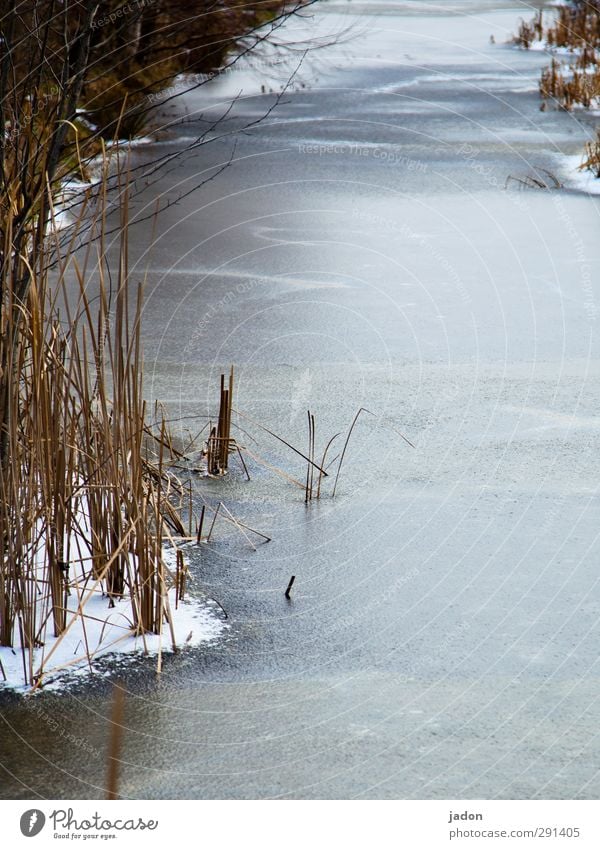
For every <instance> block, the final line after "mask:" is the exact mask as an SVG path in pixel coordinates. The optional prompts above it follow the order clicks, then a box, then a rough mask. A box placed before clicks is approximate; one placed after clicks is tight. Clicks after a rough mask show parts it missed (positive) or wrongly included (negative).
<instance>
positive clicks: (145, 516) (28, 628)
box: [0, 169, 181, 685]
mask: <svg viewBox="0 0 600 849" xmlns="http://www.w3.org/2000/svg"><path fill="white" fill-rule="evenodd" d="M105 173H106V169H105ZM105 188H106V181H100V187H99V189H98V191H97V192H96V193H95V194H94V196H93V197H91V196H90V195H89V193H88V196H87V197H86V198H84V199H82V203H81V205H80V208H79V212H78V217H77V220H76V221H75V223H74V224H73V225H72V227H71V229H70V230H69V232H68V235H67V238H65V232H64V231H61V230H60V229H59V228H58V226H57V216H56V214H55V212H54V210H53V209H52V208H50V210H49V213H48V222H49V223H48V227H47V228H46V232H44V229H43V228H36V227H35V222H30V225H31V234H30V238H29V239H28V242H27V255H26V256H24V257H23V263H22V266H23V273H24V275H26V277H27V281H26V282H27V285H26V286H22V287H21V290H22V291H24V292H25V294H24V296H23V297H19V296H18V291H19V287H18V286H17V285H15V280H14V279H13V278H12V274H13V272H14V269H15V267H20V266H19V263H16V262H15V257H14V247H13V246H11V244H6V245H5V247H4V251H5V253H4V256H5V258H6V257H7V252H8V255H10V252H11V251H12V256H11V259H12V261H10V262H4V264H3V277H2V279H1V280H0V284H1V286H2V300H1V304H0V306H1V319H0V320H1V325H0V357H1V362H2V364H3V369H4V372H3V375H2V388H3V390H4V391H3V404H4V407H3V411H2V412H3V416H2V434H1V435H2V445H3V454H2V458H1V463H0V527H1V532H0V644H1V645H3V646H18V647H19V648H20V651H21V653H22V659H23V680H24V683H26V684H32V685H36V684H39V683H42V682H43V677H44V674H45V672H46V670H47V669H49V668H51V667H52V666H53V656H55V654H56V652H57V649H58V647H59V645H60V642H61V640H62V639H64V638H65V636H66V635H68V633H69V631H70V630H71V629H73V628H74V627H77V628H79V629H80V630H81V633H82V639H83V641H84V643H85V648H86V655H87V657H88V659H90V660H91V659H92V658H93V656H94V655H95V653H96V652H97V651H98V649H99V646H97V645H93V644H92V643H91V642H88V637H87V630H86V625H88V624H89V621H90V620H88V612H87V610H88V608H87V605H88V603H89V601H90V599H92V598H97V596H98V594H103V595H104V596H105V598H106V604H107V608H108V607H110V606H112V605H114V604H115V602H116V600H118V599H119V600H120V599H126V600H127V604H128V610H129V616H128V618H129V623H128V625H126V626H124V627H123V629H122V630H123V634H122V637H121V639H122V638H126V637H128V636H131V635H132V634H137V635H143V634H144V633H147V632H151V633H154V634H158V633H161V632H162V631H163V629H165V630H166V629H169V627H170V625H171V614H170V610H169V604H168V598H167V592H168V589H169V587H170V586H171V584H172V583H173V582H174V580H175V576H174V575H172V574H171V572H170V571H169V569H168V568H167V567H166V565H165V562H164V557H163V538H164V537H165V536H166V535H168V534H169V533H170V532H171V531H172V530H175V532H177V530H178V529H179V527H180V521H179V520H178V517H177V510H176V508H175V507H174V505H173V503H172V501H173V499H172V495H173V494H176V489H177V486H176V482H174V479H173V477H172V475H171V474H170V472H169V470H168V469H167V463H168V460H169V449H168V440H167V439H165V437H164V428H165V426H164V423H163V424H162V426H160V425H159V428H158V432H156V431H155V432H153V431H151V430H150V429H149V427H148V425H147V424H146V404H145V401H144V399H143V395H142V353H141V343H140V329H141V318H142V286H141V284H137V283H134V281H133V280H132V279H131V277H130V274H129V270H128V203H127V197H128V188H127V186H126V185H122V187H121V188H122V191H121V203H120V207H121V220H120V228H119V232H120V237H119V238H120V243H119V251H118V254H119V256H118V263H117V271H116V273H115V274H111V272H110V270H109V268H108V263H107V259H106V256H107V244H106V229H107V224H106V208H107V195H106V191H105ZM47 197H48V199H49V201H48V202H49V204H50V207H52V200H51V195H50V194H48V195H47ZM5 214H6V215H7V218H6V220H5V229H4V232H5V233H9V234H10V233H11V232H15V231H17V230H18V228H19V226H20V222H19V215H18V205H17V204H15V205H14V207H13V206H11V205H8V206H7V207H6V208H5ZM84 229H85V233H86V235H85V244H86V247H85V248H84V249H83V250H77V249H76V248H77V245H78V243H79V242H80V236H81V233H82V231H83V230H84ZM7 370H9V371H7ZM180 590H181V587H180ZM170 630H171V633H172V628H171V629H170ZM50 638H57V639H50ZM50 646H51V647H50ZM54 665H55V664H54Z"/></svg>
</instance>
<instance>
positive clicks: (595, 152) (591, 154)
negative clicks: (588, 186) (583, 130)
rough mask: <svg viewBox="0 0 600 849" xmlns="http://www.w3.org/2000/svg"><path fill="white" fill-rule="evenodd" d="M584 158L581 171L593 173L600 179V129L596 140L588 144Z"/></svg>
mask: <svg viewBox="0 0 600 849" xmlns="http://www.w3.org/2000/svg"><path fill="white" fill-rule="evenodd" d="M584 156H585V158H584V160H583V162H582V164H581V165H580V169H581V170H586V171H591V172H592V174H593V175H594V177H596V178H598V179H600V129H598V130H596V138H595V139H593V140H592V141H589V142H588V143H587V144H586V146H585V154H584Z"/></svg>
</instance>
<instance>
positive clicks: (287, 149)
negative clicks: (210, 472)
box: [0, 0, 600, 798]
mask: <svg viewBox="0 0 600 849" xmlns="http://www.w3.org/2000/svg"><path fill="white" fill-rule="evenodd" d="M529 8H530V6H529V4H527V5H526V4H525V3H518V2H505V3H500V2H493V1H492V0H490V2H477V0H472V2H439V3H437V4H433V3H427V2H417V0H415V2H406V3H402V2H398V3H392V2H390V3H379V2H367V0H365V2H362V3H357V2H354V0H352V2H350V3H349V2H339V3H337V2H327V3H326V2H323V3H322V4H319V5H318V6H317V7H316V9H315V10H314V17H312V18H309V19H307V20H305V21H303V22H300V21H299V22H294V23H290V24H289V25H288V27H287V28H286V30H285V32H284V33H282V34H281V38H285V39H286V40H287V41H288V42H290V44H291V46H288V48H287V49H286V50H285V51H284V54H285V56H284V58H285V61H284V64H283V65H281V66H280V65H273V64H270V63H272V62H273V61H274V60H275V59H277V57H280V56H281V55H282V51H281V50H280V51H278V52H277V53H276V54H271V53H265V54H264V56H263V57H262V59H261V58H260V57H258V58H255V59H254V68H253V70H247V71H245V72H242V71H239V72H238V71H236V72H234V73H230V74H227V75H226V76H225V77H224V78H223V79H222V80H220V81H218V82H216V83H212V84H211V85H210V86H207V87H204V88H202V89H201V91H200V93H198V94H197V95H191V96H189V97H188V98H187V100H186V110H187V112H188V114H189V117H191V118H194V119H200V120H199V121H197V122H196V123H195V124H189V123H184V124H177V125H176V126H174V127H173V128H171V129H170V130H169V133H168V134H167V135H165V136H163V137H162V140H161V141H160V142H159V143H158V145H157V146H155V147H154V148H153V151H154V152H156V150H159V149H160V151H161V152H162V151H164V152H171V151H174V150H176V149H177V147H178V146H179V147H181V146H183V145H185V144H186V139H189V137H190V136H191V134H192V132H193V129H194V127H198V126H200V127H205V126H207V124H208V122H210V121H211V120H212V119H213V118H214V117H216V116H218V115H219V114H221V113H222V112H223V111H224V110H225V109H226V108H227V105H228V103H230V101H231V98H237V99H236V102H235V104H234V107H233V109H232V110H231V111H230V112H229V113H228V115H227V118H226V122H225V123H224V124H221V125H220V126H219V128H218V129H217V130H215V131H214V133H213V135H214V136H215V137H216V136H219V138H215V140H214V141H213V142H212V143H211V144H210V145H207V146H204V147H202V148H201V149H199V150H198V151H196V152H195V153H193V154H188V155H186V156H185V157H184V158H183V159H182V160H181V161H178V162H177V167H173V168H171V169H170V170H169V171H168V172H166V173H165V174H164V175H163V177H162V178H161V180H160V181H159V182H158V183H157V184H156V185H155V186H154V187H153V188H152V189H149V190H148V191H147V193H146V195H142V196H141V197H140V198H138V200H137V207H136V209H137V211H138V212H139V214H140V215H142V214H144V210H145V209H148V208H151V205H152V203H153V201H154V199H155V197H156V196H157V195H158V194H160V195H161V197H162V198H163V200H165V199H172V200H176V199H177V198H178V197H179V196H180V195H181V194H182V193H185V192H187V191H188V190H189V189H190V188H192V186H193V185H195V184H196V183H199V182H200V181H203V180H205V179H206V178H207V177H210V176H212V175H214V174H215V173H216V171H218V170H219V167H220V166H221V165H222V164H223V163H226V162H227V161H228V160H229V159H230V158H231V157H233V159H232V162H231V164H230V165H229V166H228V167H227V168H226V169H225V170H224V171H223V172H222V173H221V174H219V175H218V176H217V177H216V178H215V179H214V180H213V181H211V182H209V183H207V184H206V185H205V186H204V187H203V188H201V189H200V190H199V191H197V192H195V193H193V194H189V195H188V196H187V197H185V198H184V199H182V200H181V201H180V202H179V203H178V204H173V205H172V206H170V207H169V209H168V210H167V211H166V212H165V213H164V214H163V216H162V218H161V220H160V225H159V231H158V235H157V244H156V246H155V248H154V250H153V252H152V259H151V263H150V272H149V275H148V294H147V301H146V308H145V331H144V334H145V351H146V374H147V380H146V392H147V395H148V397H149V398H152V399H153V398H160V399H163V400H164V401H165V402H166V403H167V404H168V406H169V410H170V412H171V414H172V415H173V417H180V416H192V415H195V414H200V415H202V414H204V413H206V410H207V404H208V406H209V407H210V408H211V409H212V408H213V406H214V405H213V404H212V399H213V398H214V393H215V387H216V381H217V378H218V375H219V374H220V372H221V370H223V369H228V368H229V365H230V363H235V364H236V367H237V370H238V392H237V399H236V408H237V409H238V410H240V411H243V412H244V413H246V414H247V415H248V416H250V417H251V418H252V419H254V420H260V421H261V422H262V423H264V425H265V426H266V427H268V428H270V429H272V430H274V431H277V432H278V433H280V434H281V435H282V436H284V437H285V438H286V440H288V441H289V442H292V443H294V444H295V445H298V446H300V447H302V448H303V449H304V447H305V446H306V442H307V432H306V431H307V429H306V410H307V408H310V410H311V411H312V412H313V413H314V414H315V418H316V426H317V442H318V445H319V446H320V448H319V450H322V448H323V447H324V444H325V442H326V440H327V438H328V437H329V436H332V435H333V434H334V433H336V432H338V431H342V432H345V431H346V430H347V428H348V425H349V423H350V421H351V420H352V417H353V416H354V414H355V412H356V411H357V410H358V409H359V408H360V407H365V408H368V410H370V411H372V412H373V414H374V415H373V416H368V415H366V414H363V415H362V416H361V418H360V419H359V421H358V424H357V427H356V429H355V431H354V434H353V437H352V441H351V442H350V446H349V449H348V452H347V455H346V458H345V460H344V467H343V470H342V474H341V476H340V482H339V485H338V492H337V494H336V497H335V499H331V498H330V497H329V493H330V490H331V485H330V483H329V482H328V483H327V484H326V494H325V495H324V496H323V497H322V498H321V500H320V501H319V502H314V503H313V504H312V505H310V506H309V507H308V508H307V507H305V505H304V497H303V493H302V492H301V490H299V489H298V488H296V487H295V486H294V485H292V484H290V483H289V482H288V481H287V480H285V479H284V478H282V477H281V476H278V475H275V474H273V473H271V472H269V471H268V469H266V468H265V467H263V466H260V465H258V463H257V462H255V461H252V460H250V471H251V476H252V480H251V482H246V481H245V480H244V476H243V474H242V473H241V471H238V470H237V468H236V469H234V471H233V472H232V474H231V475H230V476H229V477H228V478H227V479H226V480H224V481H218V482H211V483H208V484H206V483H202V484H200V483H199V485H198V498H200V497H204V498H206V500H207V501H209V502H210V503H216V502H217V501H218V500H221V499H222V500H224V501H225V503H227V504H228V505H229V507H230V508H231V509H232V510H233V511H234V512H235V513H236V515H238V516H240V517H242V518H243V520H244V521H247V523H248V524H250V525H253V526H255V527H258V528H259V529H261V530H263V531H265V532H266V533H268V534H269V535H270V536H272V537H273V541H272V542H271V543H269V544H267V545H263V546H259V547H258V550H257V551H256V552H253V551H252V550H251V549H250V548H249V546H248V545H246V544H245V543H244V540H243V539H242V538H241V537H240V536H239V535H238V536H237V537H236V535H235V534H234V533H232V532H231V531H228V530H227V528H226V527H223V528H221V530H218V532H217V533H216V536H215V541H214V543H211V545H210V546H203V547H202V550H201V551H199V550H198V549H195V548H194V549H191V550H190V558H191V569H192V573H193V576H194V587H193V591H194V592H198V593H201V592H202V591H205V592H207V593H208V594H209V595H211V596H214V597H215V598H216V599H218V601H219V602H220V603H221V604H222V605H223V607H224V608H225V610H226V611H227V613H228V623H229V625H230V628H229V630H228V631H227V636H226V637H225V638H224V639H223V640H221V641H220V642H219V643H217V644H215V645H213V646H208V647H205V648H202V649H197V650H193V651H187V652H182V653H181V654H179V655H178V656H176V657H173V658H168V659H167V662H166V664H165V666H166V668H165V670H164V672H163V675H162V677H161V678H160V680H158V679H157V678H156V676H155V675H154V673H153V671H152V670H153V664H152V663H151V662H143V661H142V662H141V663H140V664H139V666H138V667H137V668H135V669H132V670H129V671H128V672H126V673H124V677H123V681H124V683H125V685H126V686H127V687H128V689H129V692H130V694H129V697H128V701H127V714H126V721H127V728H128V730H127V732H126V734H125V745H124V751H123V760H124V765H123V767H122V783H121V792H122V794H123V795H124V796H129V797H137V798H257V797H259V798H271V797H284V798H354V797H357V798H494V797H499V798H534V797H539V798H573V797H575V798H587V797H592V798H597V797H598V795H599V793H600V777H599V775H598V764H599V763H600V741H599V739H598V727H599V720H600V705H599V704H598V694H599V693H600V687H599V681H598V674H599V669H598V614H599V612H600V601H599V588H598V562H599V555H600V539H599V536H598V529H599V527H600V523H599V519H600V516H599V512H598V482H599V480H600V383H599V377H600V358H599V352H598V338H597V330H596V328H597V321H598V303H597V301H596V292H597V287H598V282H597V281H598V278H599V272H600V239H599V238H598V233H599V224H600V222H599V220H598V219H599V212H600V207H599V203H598V199H594V198H592V197H588V196H586V195H584V194H581V193H577V192H575V191H572V190H569V189H568V188H565V189H560V190H552V191H540V190H528V189H523V188H521V189H519V186H518V184H517V183H515V182H514V181H511V182H509V186H508V188H507V189H505V183H506V180H507V177H509V176H510V175H513V176H521V177H524V176H526V175H527V174H531V173H533V171H534V169H535V168H538V169H539V168H546V169H549V170H550V171H551V172H552V173H554V174H556V175H557V177H558V178H559V179H561V180H562V179H564V178H566V177H568V174H567V173H566V171H565V169H564V166H563V156H564V155H573V154H576V153H577V152H578V151H579V150H580V149H581V148H582V143H583V139H584V138H585V137H586V134H587V133H588V132H589V123H588V119H586V118H585V116H582V115H580V114H575V115H568V114H566V113H564V112H556V111H552V110H550V109H549V110H546V111H545V112H541V111H540V103H539V98H538V95H537V77H538V74H539V70H540V68H541V67H542V65H543V64H544V62H545V57H544V56H543V54H541V53H539V52H532V53H526V52H522V51H519V50H516V49H514V48H512V47H509V46H507V45H506V44H505V42H506V40H507V38H508V37H509V35H510V33H511V32H514V31H515V29H516V26H517V23H518V18H519V16H520V15H527V14H529V11H528V10H529ZM490 36H493V37H494V38H493V39H491V38H490ZM306 38H309V39H311V40H312V41H313V42H315V41H316V40H320V42H321V43H323V44H327V43H328V42H331V41H332V40H337V42H338V43H337V44H336V45H334V46H329V47H323V49H321V50H319V51H316V52H313V53H310V54H309V55H308V56H306V58H305V59H304V61H303V63H302V66H301V67H300V68H299V70H298V73H297V75H296V76H295V78H294V79H293V81H292V82H291V84H290V87H289V90H288V91H287V92H286V93H285V95H284V97H283V98H282V99H281V102H280V103H279V105H278V106H277V108H276V109H275V110H274V111H272V112H271V113H270V114H268V116H267V117H266V118H265V119H264V120H263V121H261V122H260V123H257V124H254V125H253V126H249V125H251V124H253V122H255V121H257V119H259V118H260V116H261V115H264V114H265V111H266V110H267V109H268V108H269V106H270V105H271V104H273V102H274V96H273V94H270V93H269V89H270V88H273V89H276V88H277V87H278V86H280V85H281V84H282V82H284V81H285V79H286V77H287V76H288V75H289V73H290V68H291V69H294V67H295V66H296V65H297V64H298V58H299V57H300V56H302V51H303V46H302V42H303V40H305V39H306ZM294 42H298V43H297V44H293V43H294ZM292 50H295V51H296V52H295V53H293V52H292ZM277 61H279V60H278V59H277ZM263 88H264V89H265V91H264V92H263V91H262V89H263ZM240 93H241V96H240ZM178 114H181V109H179V113H178ZM244 128H246V129H244ZM242 130H243V131H242ZM140 151H142V153H140V155H142V154H143V151H144V149H143V148H140ZM143 155H148V156H149V155H150V154H149V153H148V154H143ZM146 204H147V206H146ZM147 229H148V230H150V225H148V227H147ZM146 244H147V238H146V236H145V235H144V232H142V231H140V232H139V234H138V235H136V236H135V237H134V245H133V248H134V249H135V251H137V255H138V256H139V257H140V266H139V267H140V269H142V267H143V266H144V265H145V262H146V259H147V258H146V257H145V256H144V248H145V246H146ZM140 273H141V271H140ZM595 332H596V335H594V333H595ZM185 422H187V423H189V422H191V419H185ZM240 424H242V420H240ZM192 426H193V425H192V424H190V427H192ZM244 427H245V429H246V430H247V431H248V433H247V434H243V435H241V436H240V441H242V442H244V444H247V445H248V447H249V448H250V449H251V450H252V451H253V452H254V453H255V454H257V455H260V456H261V457H265V458H266V459H267V460H268V461H269V462H270V463H272V464H277V465H278V466H280V467H282V468H283V469H284V470H285V471H286V472H287V473H288V474H290V475H294V476H296V477H300V479H302V477H303V475H305V467H304V466H303V464H302V461H301V460H300V459H299V458H298V457H297V456H296V455H294V454H293V453H291V452H289V451H286V449H285V448H284V447H283V446H282V445H281V444H280V443H277V442H276V441H274V440H270V439H269V437H268V435H267V434H265V433H262V432H261V431H260V430H259V429H258V428H257V427H256V426H254V425H252V424H249V423H248V422H247V421H246V422H245V423H244ZM398 431H400V432H401V433H403V434H405V435H406V436H407V437H408V439H410V441H411V442H412V443H413V444H414V446H415V448H414V449H413V448H411V447H409V446H408V445H407V444H406V443H405V442H404V441H403V440H402V439H401V437H400V436H399V435H398ZM253 439H254V440H256V442H253V441H252V440H253ZM342 441H343V436H342V437H339V438H338V445H339V444H340V443H341V442H342ZM292 574H295V575H296V583H295V586H294V590H293V593H292V598H291V601H290V602H288V601H286V599H285V597H284V590H285V587H286V585H287V582H288V580H289V577H290V575H292ZM40 705H41V707H40ZM0 707H1V708H2V718H3V720H4V723H5V725H4V728H3V730H2V735H1V738H0V739H1V743H0V750H1V752H2V754H1V757H0V763H1V766H2V767H3V770H4V772H3V773H2V778H1V785H0V786H1V788H2V795H3V796H5V797H15V796H18V797H32V796H36V795H40V796H43V797H44V796H45V797H50V798H54V797H60V796H64V797H67V798H69V797H75V798H77V797H82V798H84V797H102V796H103V793H104V791H103V789H102V788H103V782H104V773H105V750H106V739H107V729H108V720H107V717H108V715H109V713H110V687H109V684H108V681H107V680H106V679H99V680H96V681H95V682H94V683H93V684H91V685H87V686H80V687H79V688H78V689H77V690H75V691H73V692H72V693H70V694H62V695H60V696H57V695H53V694H44V695H43V696H42V697H41V698H39V699H36V700H35V707H31V706H29V707H23V706H22V705H20V704H19V703H18V701H17V699H16V697H13V696H8V695H4V696H0ZM40 710H41V711H42V713H43V714H44V715H45V716H46V717H52V719H53V723H56V724H57V726H56V727H55V726H54V724H53V725H52V726H51V725H50V723H49V722H48V720H47V719H46V720H44V718H43V716H42V715H41V714H40ZM60 729H63V731H60ZM67 732H68V733H70V734H71V735H72V736H73V737H74V738H76V739H78V740H79V741H80V745H79V746H71V747H70V748H69V747H66V746H65V745H64V740H63V739H61V738H62V737H64V734H66V733H67Z"/></svg>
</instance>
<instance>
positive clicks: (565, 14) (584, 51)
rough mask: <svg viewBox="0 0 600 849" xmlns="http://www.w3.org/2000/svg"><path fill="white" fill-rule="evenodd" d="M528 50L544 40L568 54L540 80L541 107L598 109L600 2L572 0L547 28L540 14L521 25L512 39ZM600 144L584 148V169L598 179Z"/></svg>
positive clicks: (599, 88) (560, 6)
mask: <svg viewBox="0 0 600 849" xmlns="http://www.w3.org/2000/svg"><path fill="white" fill-rule="evenodd" d="M514 41H515V43H516V44H518V45H520V46H521V47H525V48H529V47H531V45H532V43H533V42H534V41H544V42H545V44H546V45H547V48H548V50H549V51H556V50H561V51H563V52H564V51H567V54H568V60H567V61H565V62H561V61H559V60H558V59H557V58H556V56H553V57H552V61H551V63H550V65H549V67H547V68H544V70H543V71H542V74H541V77H540V84H539V89H540V95H541V97H542V99H543V101H544V102H543V104H542V108H545V107H546V103H548V102H551V103H554V104H555V105H556V106H557V107H558V108H560V109H565V110H566V111H571V110H572V109H574V108H575V107H582V108H583V109H592V108H597V107H598V106H600V2H599V0H575V2H573V3H569V4H562V5H559V6H558V7H557V8H556V10H554V12H553V17H552V19H551V21H550V23H548V24H547V25H545V24H544V20H543V18H542V13H541V12H539V13H538V14H537V15H536V16H535V18H534V19H533V20H532V21H530V22H525V21H523V22H521V26H520V28H519V33H518V35H517V36H516V37H515V39H514ZM599 159H600V144H599V142H598V139H596V140H594V141H592V142H589V143H588V144H587V145H586V153H585V159H584V162H583V164H582V166H581V167H582V168H583V169H587V170H589V171H591V172H592V173H593V174H594V176H595V177H600V167H599V165H598V163H599Z"/></svg>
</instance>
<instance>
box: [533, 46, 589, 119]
mask: <svg viewBox="0 0 600 849" xmlns="http://www.w3.org/2000/svg"><path fill="white" fill-rule="evenodd" d="M540 94H541V96H542V98H544V100H552V101H554V102H555V103H556V104H557V105H559V106H560V107H561V108H562V109H565V110H567V111H570V110H571V109H572V108H573V107H574V106H576V105H579V106H583V107H584V109H589V108H590V107H592V106H593V105H594V103H595V101H596V100H597V99H598V98H599V97H600V65H598V64H596V65H595V66H594V67H593V70H589V69H588V66H587V65H586V70H584V69H578V68H577V67H576V66H575V65H573V66H571V68H570V69H569V70H567V71H566V73H565V71H564V65H562V64H561V63H560V62H558V61H557V60H556V58H553V59H552V62H551V64H550V67H549V68H545V69H544V70H543V71H542V75H541V78H540Z"/></svg>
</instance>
